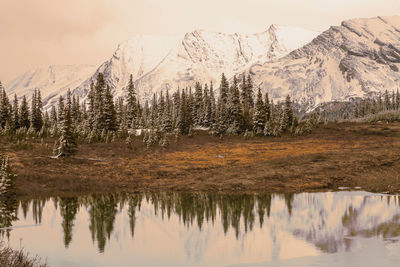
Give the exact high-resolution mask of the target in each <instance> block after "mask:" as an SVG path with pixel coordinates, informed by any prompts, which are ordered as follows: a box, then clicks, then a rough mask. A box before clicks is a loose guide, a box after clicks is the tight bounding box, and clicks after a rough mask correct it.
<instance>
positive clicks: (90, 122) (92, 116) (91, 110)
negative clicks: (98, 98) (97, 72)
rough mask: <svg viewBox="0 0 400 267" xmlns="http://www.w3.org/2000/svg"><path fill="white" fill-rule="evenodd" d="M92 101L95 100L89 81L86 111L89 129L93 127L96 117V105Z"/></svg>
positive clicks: (92, 85)
mask: <svg viewBox="0 0 400 267" xmlns="http://www.w3.org/2000/svg"><path fill="white" fill-rule="evenodd" d="M94 101H95V91H94V83H93V82H91V83H90V89H89V93H88V111H87V116H88V125H89V128H90V129H91V130H93V129H94V125H95V119H96V115H95V113H96V111H95V109H96V107H95V104H94ZM59 114H60V113H59Z"/></svg>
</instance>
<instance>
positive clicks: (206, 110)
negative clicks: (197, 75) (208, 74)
mask: <svg viewBox="0 0 400 267" xmlns="http://www.w3.org/2000/svg"><path fill="white" fill-rule="evenodd" d="M208 93H209V92H208V86H207V84H205V85H204V93H203V96H204V100H203V126H205V127H210V125H211V123H212V122H211V117H212V106H211V99H210V96H209V94H208Z"/></svg>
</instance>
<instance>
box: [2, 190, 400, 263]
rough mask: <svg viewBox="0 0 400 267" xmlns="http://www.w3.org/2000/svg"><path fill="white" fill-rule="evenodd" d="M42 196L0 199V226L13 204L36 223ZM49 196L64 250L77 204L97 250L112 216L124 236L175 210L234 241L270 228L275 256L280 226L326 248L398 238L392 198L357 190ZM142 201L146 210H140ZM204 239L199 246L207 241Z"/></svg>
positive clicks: (11, 216)
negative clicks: (123, 226) (142, 221)
mask: <svg viewBox="0 0 400 267" xmlns="http://www.w3.org/2000/svg"><path fill="white" fill-rule="evenodd" d="M49 200H50V199H41V200H32V201H20V202H19V204H18V202H17V201H15V200H14V201H11V200H8V202H6V201H0V211H1V212H0V228H4V227H9V226H11V225H12V224H13V222H14V221H16V220H17V219H18V218H17V217H16V214H17V211H18V205H19V207H20V209H21V211H22V214H23V216H24V217H26V216H27V215H28V214H32V216H33V220H34V221H35V222H36V223H40V222H41V220H42V214H43V207H44V206H45V205H46V203H47V202H48V201H49ZM51 200H52V202H53V203H54V204H55V208H56V209H59V210H60V215H61V216H62V223H61V226H62V230H63V232H64V246H65V247H66V248H68V246H69V244H70V243H71V241H72V240H73V228H74V221H75V220H76V216H77V213H78V212H79V211H80V209H81V208H83V209H84V210H86V211H87V214H88V217H89V222H88V227H89V230H90V233H91V237H92V240H93V242H96V243H97V247H98V250H99V251H100V252H104V250H105V247H106V243H107V241H108V240H109V239H110V237H111V234H112V232H113V231H114V227H115V225H114V224H115V220H116V216H117V214H125V216H128V218H127V219H128V220H127V221H129V225H130V232H131V236H132V238H134V231H135V224H136V223H137V221H136V220H137V218H140V217H141V216H153V217H154V218H156V217H161V218H162V219H163V220H167V219H168V220H169V219H170V218H171V217H172V216H177V217H178V218H179V221H180V222H181V223H182V224H183V225H185V226H186V227H187V228H188V229H189V228H193V227H197V228H198V229H199V230H203V229H207V230H206V231H209V230H210V229H209V227H206V228H205V226H204V225H205V224H207V225H208V226H209V225H215V223H220V226H222V230H223V232H224V233H225V234H226V233H227V232H228V230H229V229H230V228H231V229H233V230H234V232H235V234H236V238H237V239H241V238H243V237H244V236H245V235H246V233H247V232H248V231H252V229H253V227H254V226H255V224H258V225H260V228H261V227H262V228H266V229H269V231H270V233H271V238H272V242H273V245H274V249H273V250H274V251H273V252H272V253H273V255H278V254H279V250H280V242H281V239H280V233H282V232H286V233H290V234H291V235H293V236H296V237H298V238H301V239H303V240H306V241H307V242H309V243H311V244H313V245H314V246H316V247H317V248H319V249H320V250H321V251H323V252H328V253H333V252H338V251H347V250H350V249H351V247H352V239H351V237H354V236H362V237H372V236H379V237H381V238H392V237H398V236H400V209H399V206H400V205H399V203H400V197H399V196H381V195H373V194H368V193H362V192H326V193H303V194H288V195H278V194H273V195H271V194H261V195H218V194H202V193H194V194H189V193H148V194H105V195H99V194H98V195H91V196H81V197H69V198H62V197H57V198H52V199H51ZM142 206H146V210H147V209H148V210H152V211H153V213H154V214H145V213H143V212H141V207H142ZM29 211H32V212H31V213H30V212H29ZM122 211H124V212H123V213H121V212H122ZM217 220H220V222H217ZM159 227H163V226H162V225H160V226H159ZM9 231H10V229H8V230H0V233H1V234H2V236H3V235H4V233H5V232H7V233H9ZM195 239H196V238H195ZM195 239H193V240H187V242H188V243H187V244H186V245H187V246H188V247H190V246H191V243H190V242H198V241H199V240H197V241H196V240H195ZM205 242H206V243H205V245H207V242H208V240H206V241H205ZM189 252H190V251H189ZM189 252H188V253H189Z"/></svg>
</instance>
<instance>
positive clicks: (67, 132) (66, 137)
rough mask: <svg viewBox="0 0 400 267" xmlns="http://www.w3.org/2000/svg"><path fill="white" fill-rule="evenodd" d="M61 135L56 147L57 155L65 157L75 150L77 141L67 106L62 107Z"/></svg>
mask: <svg viewBox="0 0 400 267" xmlns="http://www.w3.org/2000/svg"><path fill="white" fill-rule="evenodd" d="M63 117H64V119H63V121H62V128H61V136H60V138H59V146H58V149H57V155H56V156H57V157H67V156H70V155H72V154H74V153H75V152H76V149H77V143H76V140H75V136H74V133H73V129H72V118H71V110H70V109H69V108H68V106H65V107H64V114H63Z"/></svg>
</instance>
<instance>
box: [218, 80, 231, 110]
mask: <svg viewBox="0 0 400 267" xmlns="http://www.w3.org/2000/svg"><path fill="white" fill-rule="evenodd" d="M228 92H229V83H228V80H227V79H226V77H225V74H224V73H222V76H221V85H220V87H219V99H220V100H221V101H222V102H223V103H224V104H225V105H226V104H227V102H228Z"/></svg>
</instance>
